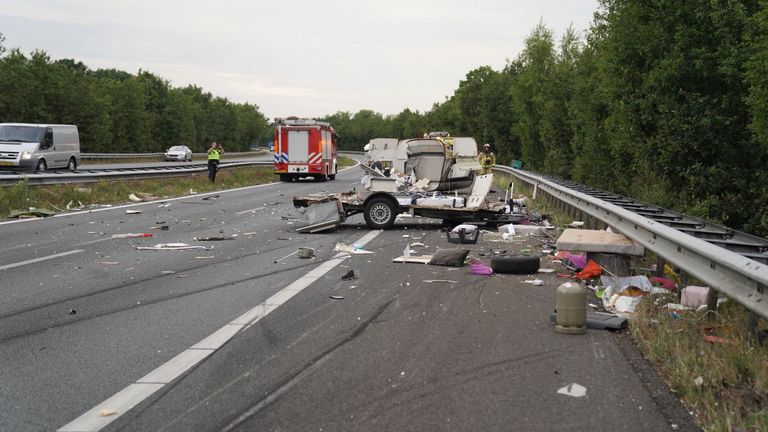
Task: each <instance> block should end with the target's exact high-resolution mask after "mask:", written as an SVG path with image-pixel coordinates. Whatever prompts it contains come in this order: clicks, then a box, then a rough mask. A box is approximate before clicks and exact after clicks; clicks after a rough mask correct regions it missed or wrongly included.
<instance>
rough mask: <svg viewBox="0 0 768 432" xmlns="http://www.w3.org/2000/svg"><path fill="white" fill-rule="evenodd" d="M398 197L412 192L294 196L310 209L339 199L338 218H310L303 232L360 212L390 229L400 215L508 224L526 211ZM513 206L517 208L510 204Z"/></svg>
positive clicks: (369, 222) (447, 221)
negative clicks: (430, 203)
mask: <svg viewBox="0 0 768 432" xmlns="http://www.w3.org/2000/svg"><path fill="white" fill-rule="evenodd" d="M398 197H401V198H407V197H409V195H408V194H402V195H399V194H393V193H390V192H372V193H366V194H364V195H361V194H358V193H356V192H350V193H340V194H332V195H324V196H310V197H294V198H293V205H294V207H296V208H297V209H306V208H308V207H310V206H312V205H317V204H322V203H331V202H334V201H335V202H338V204H337V206H336V207H337V209H338V219H337V220H333V221H330V220H326V221H310V225H308V226H305V227H301V228H299V229H297V231H299V232H317V231H321V230H324V229H328V228H331V227H334V226H338V225H340V224H341V223H342V222H343V221H344V220H346V219H347V218H349V217H350V216H353V215H356V214H360V213H362V214H363V217H364V218H365V222H366V224H367V225H368V227H370V228H371V229H389V228H391V227H392V225H394V223H395V219H396V218H397V216H398V215H399V214H402V213H408V214H411V215H413V216H421V217H427V218H435V219H442V221H443V223H445V224H458V223H461V222H471V223H483V224H486V225H499V224H505V223H520V222H521V221H522V220H523V219H524V218H525V217H526V215H525V214H524V213H508V212H507V203H504V202H499V201H496V202H492V203H489V202H488V201H487V200H486V203H485V208H474V209H470V208H451V207H429V206H421V205H417V204H400V203H399V202H398ZM510 208H513V207H510Z"/></svg>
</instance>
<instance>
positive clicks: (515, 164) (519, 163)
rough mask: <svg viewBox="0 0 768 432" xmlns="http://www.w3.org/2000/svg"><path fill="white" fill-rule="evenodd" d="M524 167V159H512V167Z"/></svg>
mask: <svg viewBox="0 0 768 432" xmlns="http://www.w3.org/2000/svg"><path fill="white" fill-rule="evenodd" d="M522 167H523V161H521V160H517V159H515V160H513V161H512V168H516V169H521V168H522Z"/></svg>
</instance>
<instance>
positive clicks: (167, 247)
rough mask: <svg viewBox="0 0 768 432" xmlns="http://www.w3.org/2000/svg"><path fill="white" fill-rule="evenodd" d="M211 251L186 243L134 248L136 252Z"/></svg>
mask: <svg viewBox="0 0 768 432" xmlns="http://www.w3.org/2000/svg"><path fill="white" fill-rule="evenodd" d="M194 249H197V250H211V248H207V247H205V246H190V245H188V244H186V243H159V244H156V245H154V246H136V250H194Z"/></svg>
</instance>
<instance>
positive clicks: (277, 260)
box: [275, 250, 299, 264]
mask: <svg viewBox="0 0 768 432" xmlns="http://www.w3.org/2000/svg"><path fill="white" fill-rule="evenodd" d="M297 253H299V251H298V250H296V251H294V252H291V253H289V254H288V255H286V256H284V257H282V258H280V259H276V260H275V264H277V263H279V262H280V261H282V260H284V259H286V258H288V257H290V256H294V255H296V254H297Z"/></svg>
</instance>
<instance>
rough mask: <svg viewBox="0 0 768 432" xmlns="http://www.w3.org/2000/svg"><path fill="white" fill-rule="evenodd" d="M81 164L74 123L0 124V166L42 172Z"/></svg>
mask: <svg viewBox="0 0 768 432" xmlns="http://www.w3.org/2000/svg"><path fill="white" fill-rule="evenodd" d="M78 165H80V135H79V134H78V131H77V126H73V125H54V124H28V123H0V168H5V169H19V170H35V171H45V170H47V169H50V168H66V169H68V170H70V171H74V170H76V169H77V166H78Z"/></svg>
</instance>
